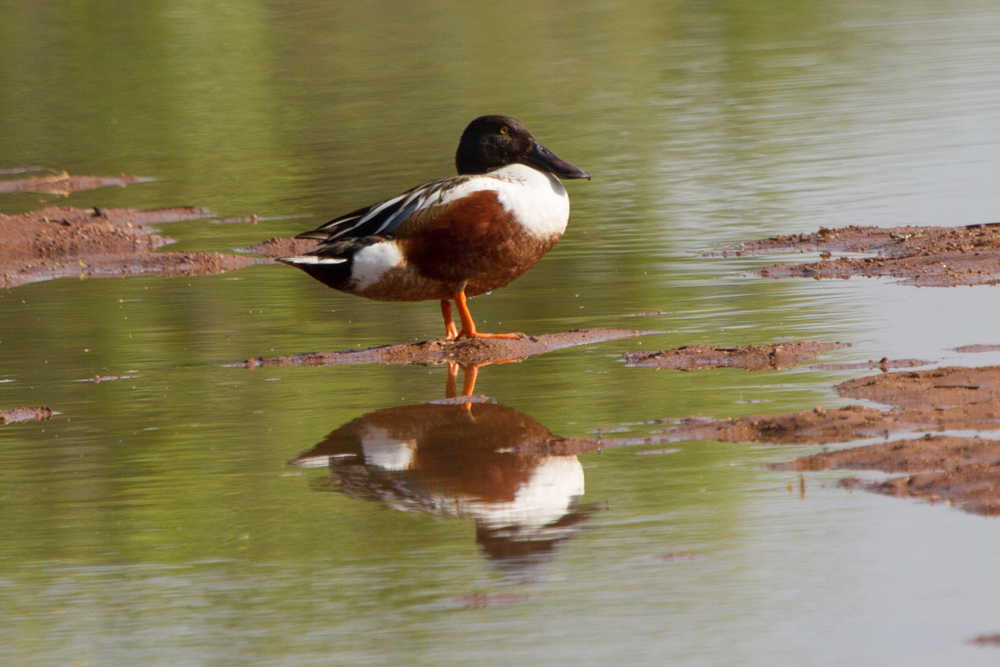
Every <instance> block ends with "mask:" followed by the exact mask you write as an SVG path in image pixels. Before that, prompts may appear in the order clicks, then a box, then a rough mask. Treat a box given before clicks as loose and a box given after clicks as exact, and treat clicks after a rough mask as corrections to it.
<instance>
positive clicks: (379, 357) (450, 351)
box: [233, 329, 661, 368]
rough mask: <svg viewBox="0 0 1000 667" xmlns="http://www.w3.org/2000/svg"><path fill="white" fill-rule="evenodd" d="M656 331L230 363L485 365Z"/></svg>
mask: <svg viewBox="0 0 1000 667" xmlns="http://www.w3.org/2000/svg"><path fill="white" fill-rule="evenodd" d="M655 333H661V332H659V331H638V330H634V329H584V330H577V331H567V332H565V333H555V334H543V335H541V336H527V335H524V334H521V337H520V338H518V339H515V340H505V339H499V338H476V339H473V340H469V339H462V340H457V341H447V340H430V341H425V342H422V343H404V344H401V345H385V346H382V347H373V348H369V349H366V350H345V351H343V352H312V353H307V354H294V355H290V356H284V357H270V358H264V357H260V358H258V359H247V360H246V361H244V362H241V363H238V364H233V366H234V367H237V368H257V367H258V366H341V365H346V364H391V365H396V364H421V365H430V366H436V365H439V364H445V363H448V362H457V363H460V364H476V365H485V364H490V363H501V362H505V361H521V360H522V359H527V358H528V357H534V356H538V355H540V354H545V353H546V352H552V351H554V350H561V349H564V348H567V347H577V346H580V345H591V344H593V343H603V342H607V341H613V340H624V339H626V338H635V337H637V336H645V335H647V334H655Z"/></svg>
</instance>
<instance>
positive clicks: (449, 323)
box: [441, 299, 458, 340]
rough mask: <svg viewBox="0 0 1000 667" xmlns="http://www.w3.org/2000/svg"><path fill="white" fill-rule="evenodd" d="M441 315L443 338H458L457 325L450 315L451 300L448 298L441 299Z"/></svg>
mask: <svg viewBox="0 0 1000 667" xmlns="http://www.w3.org/2000/svg"><path fill="white" fill-rule="evenodd" d="M441 317H443V318H444V338H445V340H455V339H456V338H458V327H456V326H455V320H454V319H452V317H451V302H450V301H448V299H441Z"/></svg>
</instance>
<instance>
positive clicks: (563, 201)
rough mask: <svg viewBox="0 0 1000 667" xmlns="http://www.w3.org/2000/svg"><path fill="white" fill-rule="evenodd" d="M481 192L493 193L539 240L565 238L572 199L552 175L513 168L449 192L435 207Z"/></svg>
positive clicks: (523, 166)
mask: <svg viewBox="0 0 1000 667" xmlns="http://www.w3.org/2000/svg"><path fill="white" fill-rule="evenodd" d="M480 190H493V191H495V192H496V193H497V196H498V198H499V200H500V204H501V205H502V206H503V208H504V210H505V211H507V212H508V213H513V214H514V215H515V216H517V219H518V220H519V221H520V222H521V224H522V225H524V227H525V228H526V229H527V230H528V232H530V233H531V234H534V235H535V236H537V237H539V238H543V239H551V238H552V237H553V236H555V237H559V236H562V233H563V232H565V231H566V223H567V222H568V221H569V196H568V195H567V194H566V188H564V187H563V185H562V183H560V182H559V179H558V178H556V177H555V176H553V175H552V174H545V173H542V172H540V171H538V170H537V169H532V168H531V167H529V166H527V165H523V164H512V165H508V166H506V167H503V168H502V169H497V170H496V171H491V172H490V173H488V174H484V175H483V176H476V177H473V178H470V179H469V180H468V181H465V182H464V183H461V184H459V185H456V186H455V187H453V188H448V189H447V190H445V191H444V192H442V193H440V195H439V198H438V199H437V200H436V201H434V202H433V203H435V204H438V203H440V204H445V203H447V202H450V201H453V200H455V199H461V198H462V197H465V196H467V195H470V194H472V193H473V192H477V191H480Z"/></svg>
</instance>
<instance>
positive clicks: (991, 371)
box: [645, 366, 1000, 515]
mask: <svg viewBox="0 0 1000 667" xmlns="http://www.w3.org/2000/svg"><path fill="white" fill-rule="evenodd" d="M836 390H837V393H838V394H840V395H841V396H844V397H847V398H857V399H868V400H871V401H876V402H878V403H881V404H883V405H887V406H891V409H889V410H884V411H883V410H877V409H875V408H868V407H863V406H848V407H845V408H840V409H837V410H824V409H822V408H816V409H815V410H812V411H808V412H794V413H786V414H778V415H753V416H750V417H742V418H739V419H726V420H708V419H685V420H665V421H664V423H669V424H676V426H675V427H674V428H672V429H670V430H668V431H667V432H665V433H662V434H659V435H656V436H653V437H650V438H646V439H645V441H646V442H677V441H682V440H720V441H725V442H760V443H769V444H789V445H803V444H832V443H841V442H850V441H853V440H861V439H867V438H876V437H880V438H886V439H887V441H886V442H883V443H878V444H874V445H868V446H865V447H858V448H854V449H845V450H841V451H836V452H823V453H821V454H816V455H813V456H807V457H804V458H801V459H797V460H795V461H792V462H789V463H782V464H777V465H776V466H775V467H776V468H779V469H786V470H823V469H826V468H847V469H857V470H881V471H884V472H888V473H906V476H904V477H895V478H892V479H889V480H887V481H885V482H880V483H867V482H861V481H858V480H853V479H850V480H845V482H844V484H845V485H847V486H851V487H860V488H864V489H866V490H869V491H874V492H877V493H883V494H887V495H895V496H901V497H914V498H924V499H927V500H931V501H938V500H945V501H948V502H952V503H954V504H957V505H960V506H962V507H963V508H964V509H965V510H967V511H969V512H975V513H977V514H989V515H1000V441H994V440H988V439H985V438H976V437H955V436H933V435H931V434H930V433H927V434H926V436H925V438H923V439H916V440H893V441H888V438H889V437H890V436H891V435H894V434H895V435H899V436H904V435H907V434H919V433H921V432H924V433H926V432H928V431H996V430H1000V366H989V367H983V368H963V367H949V368H938V369H933V370H927V371H910V372H894V373H883V374H881V375H876V376H871V377H863V378H856V379H853V380H848V381H847V382H844V383H842V384H840V385H837V387H836Z"/></svg>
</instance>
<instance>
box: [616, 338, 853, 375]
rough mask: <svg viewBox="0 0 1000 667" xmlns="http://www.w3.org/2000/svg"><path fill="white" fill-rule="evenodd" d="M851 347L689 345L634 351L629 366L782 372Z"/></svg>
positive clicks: (826, 344)
mask: <svg viewBox="0 0 1000 667" xmlns="http://www.w3.org/2000/svg"><path fill="white" fill-rule="evenodd" d="M841 347H847V345H846V344H843V343H815V342H801V341H796V342H789V343H781V344H778V345H746V346H744V347H718V346H714V345H685V346H684V347H679V348H676V349H672V350H660V351H657V352H633V353H630V354H626V355H625V359H626V361H627V363H628V365H629V366H641V367H643V368H674V369H677V370H682V371H697V370H704V369H709V368H741V369H743V370H747V371H766V370H781V369H782V368H787V367H788V366H794V365H795V364H800V363H802V362H804V361H811V360H813V359H815V358H816V357H818V356H819V354H820V353H821V352H825V351H827V350H836V349H838V348H841Z"/></svg>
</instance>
